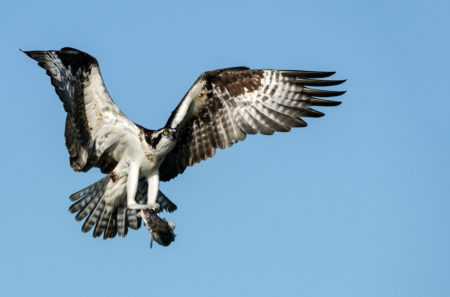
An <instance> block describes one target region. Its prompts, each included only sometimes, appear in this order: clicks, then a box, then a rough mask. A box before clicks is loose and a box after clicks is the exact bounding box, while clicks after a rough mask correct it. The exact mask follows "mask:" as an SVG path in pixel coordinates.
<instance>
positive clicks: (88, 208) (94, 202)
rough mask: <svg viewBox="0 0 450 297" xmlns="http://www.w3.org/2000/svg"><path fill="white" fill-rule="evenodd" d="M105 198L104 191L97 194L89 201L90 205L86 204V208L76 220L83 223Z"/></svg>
mask: <svg viewBox="0 0 450 297" xmlns="http://www.w3.org/2000/svg"><path fill="white" fill-rule="evenodd" d="M102 197H103V191H100V192H99V193H97V194H96V195H95V196H93V197H92V198H91V199H90V200H91V201H89V203H88V204H86V206H85V207H83V209H81V210H80V212H79V213H78V214H77V215H76V216H75V219H76V220H77V221H81V220H83V219H84V218H85V217H86V216H88V215H89V214H91V213H92V211H93V210H94V208H96V206H97V204H98V203H99V202H100V200H101V199H102Z"/></svg>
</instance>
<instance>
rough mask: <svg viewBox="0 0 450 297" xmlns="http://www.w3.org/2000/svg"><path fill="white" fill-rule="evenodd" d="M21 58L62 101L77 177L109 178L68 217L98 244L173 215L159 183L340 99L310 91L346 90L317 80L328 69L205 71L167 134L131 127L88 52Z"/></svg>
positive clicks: (82, 195) (82, 196)
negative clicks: (34, 65)
mask: <svg viewBox="0 0 450 297" xmlns="http://www.w3.org/2000/svg"><path fill="white" fill-rule="evenodd" d="M24 53H25V54H27V55H28V56H29V57H31V58H32V59H34V60H36V61H38V64H39V66H41V67H42V68H44V69H45V70H46V73H47V75H49V76H50V78H51V83H52V85H53V86H54V88H55V90H56V93H57V94H58V96H59V98H60V99H61V101H62V103H63V106H64V110H65V111H66V113H67V118H66V127H65V139H66V146H67V149H68V151H69V155H70V166H71V167H72V168H73V169H74V170H75V171H83V172H86V171H88V170H90V169H91V168H92V167H98V168H99V169H100V170H101V172H102V173H104V174H106V176H105V177H104V178H102V179H101V180H99V181H97V182H96V183H94V184H92V185H91V186H89V187H87V188H85V189H83V190H80V191H79V192H77V193H74V194H72V195H71V196H70V199H71V200H72V201H75V202H74V203H73V204H72V206H71V207H70V211H71V212H72V213H77V215H76V217H75V218H76V220H78V221H81V220H83V219H85V222H84V224H83V226H82V231H83V232H88V231H89V230H91V229H92V227H94V225H95V228H94V231H93V236H94V237H98V236H101V235H102V234H103V238H104V239H107V238H113V237H114V236H115V235H116V234H118V235H120V236H125V235H126V234H127V232H128V227H130V228H132V229H138V228H139V227H140V225H141V218H144V223H146V221H145V218H146V217H147V218H148V217H151V216H153V221H152V222H160V221H159V220H158V218H157V217H155V215H154V214H156V213H157V212H159V211H161V210H166V211H169V212H172V211H174V210H176V208H177V207H176V205H175V204H174V203H173V202H171V201H170V200H169V199H168V198H167V197H166V196H165V195H164V194H163V193H162V192H161V191H159V181H169V180H170V179H172V178H174V177H176V176H177V175H178V174H180V173H183V172H184V170H185V169H186V167H187V166H192V165H194V164H196V163H199V162H201V161H203V160H206V159H208V158H210V157H213V156H214V154H215V152H216V149H217V148H221V149H223V148H225V147H229V146H231V145H233V144H234V143H236V142H238V141H241V140H244V139H245V137H246V135H247V134H256V133H261V134H265V135H271V134H273V133H274V132H275V131H280V132H287V131H290V129H291V127H305V126H306V125H307V124H306V122H305V121H303V120H302V118H303V117H321V116H323V115H324V114H323V113H321V112H319V111H316V110H314V109H312V108H311V106H336V105H339V104H340V102H338V101H332V100H327V99H324V98H327V97H334V96H339V95H342V94H343V93H345V91H329V90H321V89H313V88H311V87H315V86H319V87H320V86H334V85H339V84H341V83H343V82H344V81H345V80H324V79H320V78H326V77H329V76H331V75H333V74H334V72H319V71H300V70H272V69H249V68H247V67H233V68H226V69H219V70H213V71H207V72H204V73H203V74H201V75H200V77H199V78H198V79H197V81H196V82H195V83H194V84H193V86H192V87H191V88H190V90H189V91H188V92H187V93H186V95H185V96H184V98H183V99H182V100H181V102H180V104H179V105H178V106H177V107H176V108H175V110H174V111H173V112H172V114H171V116H170V117H169V119H168V121H167V123H166V124H165V125H164V127H163V128H161V129H157V130H150V129H146V128H144V127H143V126H141V125H139V124H136V123H134V122H132V121H131V120H130V119H128V118H127V117H126V116H125V115H124V114H123V113H122V112H121V111H120V110H119V108H118V107H117V106H116V105H115V104H114V102H113V100H112V99H111V97H110V96H109V94H108V92H107V90H106V87H105V85H104V83H103V79H102V76H101V74H100V68H99V65H98V62H97V60H96V59H95V58H94V57H92V56H91V55H89V54H87V53H85V52H82V51H79V50H76V49H74V48H68V47H66V48H63V49H61V50H59V51H58V50H49V51H25V52H24ZM143 214H144V215H143ZM163 221H164V222H165V220H163ZM155 224H156V223H155ZM146 226H147V227H148V228H149V230H150V227H149V226H150V225H149V224H146ZM155 226H156V225H155ZM164 226H166V229H164V228H163V230H162V231H161V232H162V233H161V234H163V235H167V234H168V232H169V233H170V231H173V228H174V227H173V225H172V224H167V223H166V224H165V225H164ZM167 226H169V227H170V229H169V230H167V228H168V227H167ZM152 236H153V233H152ZM168 240H170V241H171V240H173V238H170V239H168ZM170 241H169V242H168V243H170ZM158 242H160V241H158ZM160 243H161V242H160ZM164 243H167V242H164V241H163V244H164ZM164 245H167V244H164Z"/></svg>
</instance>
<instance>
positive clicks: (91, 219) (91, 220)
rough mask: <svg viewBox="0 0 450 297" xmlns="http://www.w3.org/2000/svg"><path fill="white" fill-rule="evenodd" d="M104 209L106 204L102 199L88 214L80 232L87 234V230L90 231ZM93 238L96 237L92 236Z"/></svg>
mask: <svg viewBox="0 0 450 297" xmlns="http://www.w3.org/2000/svg"><path fill="white" fill-rule="evenodd" d="M99 199H100V198H99ZM105 208H106V202H105V201H104V200H103V199H100V201H99V202H98V203H97V205H96V206H95V208H94V209H93V210H92V211H91V212H90V213H89V216H88V217H87V219H86V220H85V221H84V224H83V227H81V231H83V232H88V231H89V230H91V229H92V227H93V226H94V225H95V223H97V221H98V219H99V217H100V215H101V214H102V212H103V210H104V209H105ZM94 237H96V236H95V235H94Z"/></svg>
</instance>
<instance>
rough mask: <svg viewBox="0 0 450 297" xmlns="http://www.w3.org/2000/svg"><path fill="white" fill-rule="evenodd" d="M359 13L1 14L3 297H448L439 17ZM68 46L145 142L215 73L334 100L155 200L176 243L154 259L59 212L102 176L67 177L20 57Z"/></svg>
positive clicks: (75, 7) (188, 5)
mask: <svg viewBox="0 0 450 297" xmlns="http://www.w3.org/2000/svg"><path fill="white" fill-rule="evenodd" d="M355 2H356V1H331V0H330V1H296V2H289V1H271V2H268V1H248V2H238V1H226V2H225V1H222V2H217V3H215V2H212V1H202V2H190V1H180V2H166V3H162V1H157V2H156V1H155V2H151V1H134V2H130V3H128V4H124V3H122V4H112V3H111V2H110V1H108V2H107V1H103V2H90V1H70V2H67V1H36V2H32V1H29V2H25V1H4V2H3V3H2V4H1V9H0V33H1V36H2V42H1V43H0V53H1V56H2V57H3V59H2V67H1V68H0V81H1V82H2V83H1V85H2V96H1V98H2V99H1V102H2V108H1V109H0V129H1V135H2V144H3V145H2V146H1V147H0V154H1V155H2V156H3V158H2V173H1V180H2V182H1V184H2V201H3V205H2V206H3V215H2V216H0V223H1V226H2V227H3V228H2V229H3V230H2V231H3V232H2V244H1V245H0V255H1V256H0V260H1V265H0V279H1V280H2V281H1V283H2V288H1V290H2V291H1V295H2V296H10V297H14V296H62V297H64V296H110V297H112V296H142V295H144V296H227V297H228V296H258V297H264V296H311V297H312V296H347V297H351V296H358V297H361V296H365V297H369V296H374V297H375V296H376V297H379V296H383V297H390V296H408V297H414V296H421V297H422V296H433V297H439V296H449V292H450V253H449V251H450V231H449V229H450V228H449V227H450V201H449V198H450V183H449V169H450V155H449V147H450V137H449V131H450V121H449V116H448V110H449V108H450V99H449V96H448V90H447V89H448V81H449V78H450V58H449V57H450V56H449V52H450V39H449V36H450V34H449V28H450V20H449V18H448V14H447V12H448V11H449V9H450V7H449V5H448V3H447V2H446V1H365V2H363V1H360V2H358V3H355ZM117 3H119V2H117ZM64 46H71V47H75V48H79V49H81V50H84V51H87V52H89V53H90V54H92V55H94V56H95V57H97V59H98V60H99V62H100V66H101V69H102V74H103V77H104V80H105V83H106V85H107V88H108V90H109V92H110V94H111V96H112V97H113V98H114V100H115V102H116V104H117V105H118V106H119V107H120V108H121V110H122V111H123V112H124V113H125V114H126V115H128V116H129V117H130V118H131V119H133V120H134V121H136V122H138V123H140V124H142V125H144V126H146V127H148V128H159V127H161V126H162V125H164V123H165V121H166V120H167V118H168V116H169V114H170V112H171V111H172V110H173V109H174V108H175V106H176V105H177V104H178V102H179V100H181V98H182V96H183V95H184V94H185V92H186V91H187V90H188V88H189V87H190V86H191V84H192V83H193V82H194V81H195V79H196V78H197V76H198V75H199V74H200V73H202V72H203V71H206V70H211V69H215V68H222V67H230V66H238V65H246V66H250V67H254V68H282V69H305V70H334V71H337V74H336V75H335V78H336V79H344V78H346V79H348V81H347V82H346V83H345V85H344V86H343V87H342V88H341V89H346V90H347V91H348V92H347V94H345V95H344V96H342V101H343V104H342V105H341V106H339V107H336V108H321V109H320V110H321V111H323V112H325V113H326V116H325V117H323V118H320V119H310V120H308V123H309V126H308V127H307V128H304V129H296V130H293V131H292V132H290V133H287V134H277V135H274V136H271V137H266V136H250V137H248V138H247V140H246V141H245V142H243V143H239V144H237V145H236V146H234V147H232V148H230V149H227V150H224V151H219V152H218V153H217V155H216V157H215V158H213V159H211V160H209V161H207V162H204V163H201V164H199V165H196V166H195V167H193V168H189V169H188V170H187V171H186V172H185V174H183V175H182V176H180V177H178V178H177V179H175V180H173V181H171V182H170V183H162V184H161V189H162V190H163V191H164V192H165V193H166V194H167V195H168V196H169V197H170V198H171V199H172V200H173V201H175V203H177V205H178V211H177V212H176V213H174V214H170V215H167V216H166V215H165V216H166V217H168V218H169V220H173V221H175V222H176V223H177V229H176V233H177V238H176V241H175V242H174V243H173V244H172V245H171V246H170V247H167V248H164V247H161V246H154V247H153V249H151V250H150V249H149V241H150V239H149V235H148V233H147V231H146V230H145V229H140V230H138V231H134V232H130V233H129V235H128V236H127V237H126V238H116V239H113V240H108V241H103V240H102V239H93V238H92V237H91V235H90V234H84V233H82V232H81V230H80V229H81V224H80V223H78V222H76V221H75V220H74V218H73V215H71V214H70V213H69V212H68V210H67V209H68V207H69V205H70V201H69V199H68V196H69V195H70V194H71V193H73V192H75V191H77V190H79V189H81V188H83V187H85V186H87V185H89V184H91V183H93V182H94V181H96V180H97V179H99V178H100V177H101V174H100V173H99V172H98V171H96V170H92V172H89V173H86V174H78V173H74V172H73V171H72V169H71V168H70V166H69V163H68V154H67V152H66V149H65V145H64V138H63V133H64V132H63V131H64V119H65V114H64V112H63V109H62V106H61V103H60V102H59V100H58V98H57V96H56V94H55V93H54V90H53V88H52V87H51V85H50V83H49V79H48V78H47V76H46V75H45V74H44V71H43V70H42V69H40V68H39V67H38V66H37V65H36V64H35V63H34V62H33V61H31V60H30V59H29V58H27V57H26V56H25V55H23V54H22V53H21V52H19V50H18V49H19V48H22V49H24V50H34V49H59V48H61V47H64ZM338 89H339V88H338Z"/></svg>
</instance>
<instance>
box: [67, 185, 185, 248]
mask: <svg viewBox="0 0 450 297" xmlns="http://www.w3.org/2000/svg"><path fill="white" fill-rule="evenodd" d="M110 179H111V178H110V177H109V176H106V177H104V178H102V179H101V180H99V181H97V182H96V183H94V184H92V185H90V186H89V187H87V188H85V189H82V190H80V191H78V192H76V193H74V194H72V195H71V196H70V200H72V201H75V203H73V204H72V205H71V206H70V208H69V211H70V212H71V213H76V212H78V213H77V215H76V216H75V219H76V220H77V221H82V220H83V219H85V218H86V220H85V221H84V223H83V226H82V227H81V230H82V231H83V232H89V231H90V230H91V229H92V227H94V225H95V228H94V232H93V234H92V235H93V236H94V237H99V236H101V235H102V234H103V239H107V238H113V237H115V236H116V234H119V236H125V235H127V233H128V227H130V228H132V229H139V228H140V226H141V218H140V217H138V216H137V212H138V211H137V210H135V209H127V206H126V197H119V198H116V199H115V201H108V202H107V199H106V197H105V190H106V186H107V185H108V182H109V181H110ZM141 181H143V180H141ZM141 181H139V186H138V193H137V194H136V198H137V199H136V200H137V201H138V202H141V203H145V202H146V201H145V200H146V199H143V198H142V197H143V196H146V195H143V193H146V192H147V191H146V190H147V187H148V185H146V184H145V182H144V183H143V184H141ZM143 191H145V192H143ZM125 195H126V194H125ZM157 202H158V203H159V204H160V205H161V206H162V208H163V209H164V210H166V211H169V212H172V211H174V210H176V209H177V206H176V205H175V204H174V203H173V202H172V201H170V200H169V198H167V197H166V195H164V194H163V193H162V192H161V191H159V193H158V198H157Z"/></svg>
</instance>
